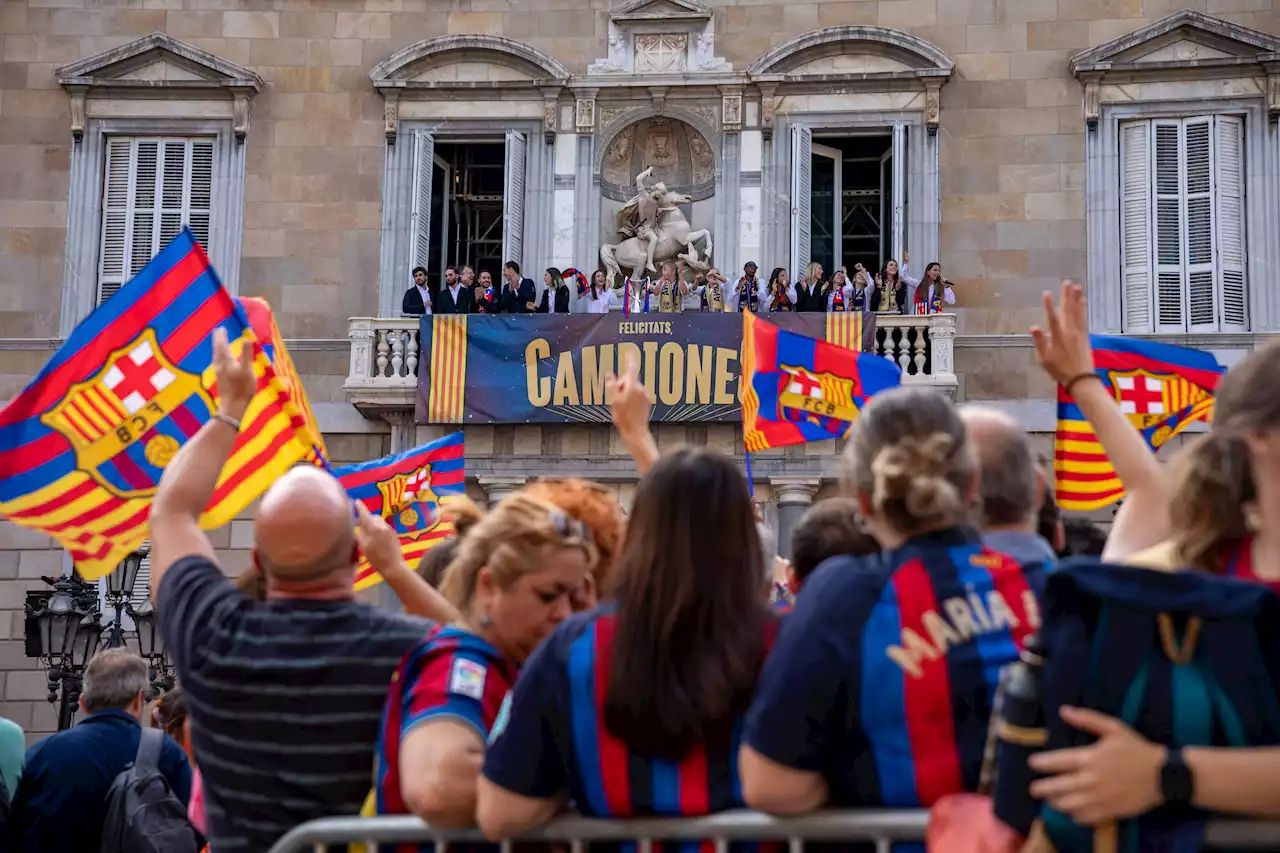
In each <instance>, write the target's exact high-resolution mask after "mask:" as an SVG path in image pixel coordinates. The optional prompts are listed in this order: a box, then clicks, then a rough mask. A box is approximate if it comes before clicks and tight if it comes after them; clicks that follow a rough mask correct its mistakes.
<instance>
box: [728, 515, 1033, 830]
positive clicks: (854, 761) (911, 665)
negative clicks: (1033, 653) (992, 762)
mask: <svg viewBox="0 0 1280 853" xmlns="http://www.w3.org/2000/svg"><path fill="white" fill-rule="evenodd" d="M1043 586H1044V567H1043V566H1042V565H1040V564H1036V565H1032V566H1028V567H1022V566H1019V565H1018V563H1016V562H1015V561H1014V560H1013V558H1011V557H1008V556H1006V555H1003V554H999V553H996V552H995V551H992V550H990V549H988V548H985V547H983V545H982V544H981V542H980V541H979V539H978V536H977V534H976V533H974V532H973V531H970V530H967V529H961V528H955V529H951V530H947V531H942V532H938V533H932V534H927V535H924V536H920V537H917V538H915V539H912V540H910V541H909V542H907V543H906V544H905V545H904V546H902V547H901V548H898V549H896V550H891V551H883V552H881V553H879V554H875V555H871V556H866V557H836V558H834V559H831V560H828V561H826V562H825V563H824V564H823V565H822V566H821V567H820V568H819V569H818V571H817V572H815V573H814V574H813V575H812V576H811V577H810V578H809V579H808V580H806V582H805V586H804V591H803V593H802V594H801V595H799V596H798V597H797V599H796V605H795V608H794V609H793V610H792V612H791V613H790V615H788V617H787V618H786V619H785V620H783V624H782V630H781V632H780V634H779V636H778V643H777V646H776V647H775V648H774V651H773V654H771V655H770V656H769V659H768V661H767V662H766V663H765V667H764V672H763V674H762V675H761V680H760V685H759V688H758V689H757V693H756V697H755V700H754V702H753V703H752V706H751V709H750V711H749V713H748V715H747V723H746V732H745V742H746V744H747V745H748V746H750V747H751V748H752V749H754V750H756V751H757V752H759V753H760V754H761V755H764V756H765V757H767V758H769V759H771V760H773V761H776V762H778V763H779V764H782V765H784V766H787V767H792V768H796V769H798V770H804V771H808V772H812V773H822V774H823V775H824V777H825V778H826V781H827V784H828V786H829V788H830V791H831V803H832V805H834V806H890V807H897V808H911V807H917V806H931V805H933V803H935V802H937V800H938V799H940V798H941V797H943V796H945V795H946V794H951V793H957V792H960V791H973V790H976V788H977V784H978V774H979V771H980V768H981V765H982V757H983V751H984V747H985V744H986V732H987V725H988V722H989V720H990V717H991V706H992V702H993V701H994V696H995V689H996V684H997V681H998V679H999V673H1000V669H1001V667H1003V666H1005V665H1006V664H1009V663H1012V662H1013V661H1014V660H1015V659H1016V658H1017V656H1018V652H1019V651H1020V650H1021V648H1022V645H1023V643H1024V642H1025V640H1026V639H1027V637H1028V636H1029V635H1030V634H1031V633H1033V632H1034V631H1035V630H1036V628H1037V627H1038V626H1039V622H1040V615H1039V606H1038V603H1037V602H1038V600H1039V596H1040V595H1041V594H1042V592H1043Z"/></svg>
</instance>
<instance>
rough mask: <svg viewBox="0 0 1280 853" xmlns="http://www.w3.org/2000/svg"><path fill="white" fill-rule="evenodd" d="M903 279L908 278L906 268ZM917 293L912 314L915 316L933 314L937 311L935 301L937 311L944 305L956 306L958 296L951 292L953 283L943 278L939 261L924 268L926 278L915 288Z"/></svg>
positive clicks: (913, 295) (913, 298)
mask: <svg viewBox="0 0 1280 853" xmlns="http://www.w3.org/2000/svg"><path fill="white" fill-rule="evenodd" d="M903 278H904V279H905V278H906V272H905V268H904V271H903ZM914 290H915V293H914V294H912V303H911V304H912V309H911V310H912V313H915V314H932V313H933V312H934V309H935V301H936V303H937V309H938V310H941V305H942V303H944V302H945V303H946V304H948V305H955V304H956V295H955V293H954V292H953V291H952V290H951V282H949V281H947V280H946V279H945V278H943V277H942V265H941V264H939V263H938V262H937V261H934V262H933V263H931V264H929V266H927V267H925V268H924V278H922V279H921V280H920V281H919V282H918V283H917V284H916V287H915V288H914Z"/></svg>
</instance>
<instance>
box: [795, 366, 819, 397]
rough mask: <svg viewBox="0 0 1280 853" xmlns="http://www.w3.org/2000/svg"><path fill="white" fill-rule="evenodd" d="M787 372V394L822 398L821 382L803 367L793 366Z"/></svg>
mask: <svg viewBox="0 0 1280 853" xmlns="http://www.w3.org/2000/svg"><path fill="white" fill-rule="evenodd" d="M788 372H789V373H790V374H791V379H790V381H789V382H788V383H787V393H788V394H799V395H800V396H802V397H814V398H816V399H822V383H821V382H820V381H819V380H818V377H816V376H814V375H813V374H812V373H810V372H808V371H807V370H805V369H804V368H795V369H793V370H790V371H788Z"/></svg>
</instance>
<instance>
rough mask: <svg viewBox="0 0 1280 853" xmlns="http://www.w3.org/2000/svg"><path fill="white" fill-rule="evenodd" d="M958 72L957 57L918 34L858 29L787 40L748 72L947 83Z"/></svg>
mask: <svg viewBox="0 0 1280 853" xmlns="http://www.w3.org/2000/svg"><path fill="white" fill-rule="evenodd" d="M954 69H955V62H954V61H953V60H952V59H951V57H949V56H947V54H945V53H943V52H942V51H941V50H939V49H938V48H937V47H935V46H933V45H932V44H930V43H929V42H927V41H925V40H924V39H922V38H919V37H918V36H913V35H911V34H910V33H904V32H901V31H899V30H892V29H888V28H886V27H873V26H857V25H853V26H844V27H828V28H826V29H822V30H814V31H813V32H809V33H805V34H804V35H801V36H797V37H796V38H794V39H791V40H790V41H787V42H783V43H782V44H780V45H778V46H777V47H775V48H773V49H772V50H770V51H769V52H768V53H766V54H764V55H763V56H761V57H760V58H759V59H757V60H756V61H755V62H753V63H751V65H750V67H749V68H748V69H747V73H749V74H751V75H752V76H753V77H757V76H780V78H781V79H782V80H801V79H804V78H806V77H814V76H829V75H833V74H835V75H844V76H847V77H850V76H854V75H893V76H901V77H906V78H924V77H936V78H940V79H941V80H946V79H947V78H948V77H950V76H951V72H952V71H953V70H954Z"/></svg>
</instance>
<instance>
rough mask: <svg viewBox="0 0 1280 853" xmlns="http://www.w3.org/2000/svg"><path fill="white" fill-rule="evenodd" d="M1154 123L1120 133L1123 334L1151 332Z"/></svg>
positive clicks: (1132, 125)
mask: <svg viewBox="0 0 1280 853" xmlns="http://www.w3.org/2000/svg"><path fill="white" fill-rule="evenodd" d="M1151 166H1152V163H1151V123H1150V122H1148V121H1136V122H1130V123H1127V124H1125V125H1123V126H1122V127H1121V131H1120V180H1121V187H1120V238H1121V241H1120V251H1121V256H1120V271H1121V278H1122V280H1123V282H1124V330H1125V331H1126V332H1138V333H1142V332H1150V331H1151Z"/></svg>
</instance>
